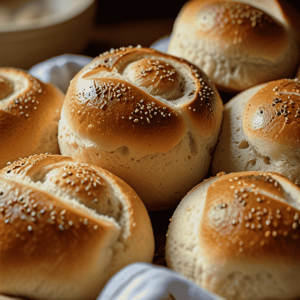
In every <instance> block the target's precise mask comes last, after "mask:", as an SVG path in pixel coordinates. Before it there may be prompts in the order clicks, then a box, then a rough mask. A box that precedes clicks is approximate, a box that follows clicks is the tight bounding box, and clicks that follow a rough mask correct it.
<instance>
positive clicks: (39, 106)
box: [0, 68, 64, 168]
mask: <svg viewBox="0 0 300 300" xmlns="http://www.w3.org/2000/svg"><path fill="white" fill-rule="evenodd" d="M63 100H64V94H63V93H62V92H61V91H60V90H59V89H58V88H56V87H55V86H53V85H51V84H46V83H43V82H41V81H40V80H38V79H36V78H34V77H32V76H31V75H30V74H28V73H27V72H25V71H22V70H18V69H13V68H0V168H3V167H5V166H6V164H7V163H8V162H13V161H15V160H17V159H19V158H20V157H26V156H29V155H32V154H40V153H45V152H51V153H59V147H58V142H57V131H58V120H59V118H60V111H61V107H62V104H63Z"/></svg>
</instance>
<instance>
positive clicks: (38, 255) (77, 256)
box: [0, 154, 154, 299]
mask: <svg viewBox="0 0 300 300" xmlns="http://www.w3.org/2000/svg"><path fill="white" fill-rule="evenodd" d="M78 202H79V203H81V204H83V205H84V206H85V207H87V208H84V206H82V205H80V204H77V203H78ZM88 208H91V209H93V211H92V210H90V209H88ZM0 236H1V237H2V239H1V240H2V242H0V254H1V255H0V257H1V258H0V265H1V269H2V270H6V271H5V272H2V273H1V274H3V276H4V275H5V278H4V277H3V276H2V277H1V275H0V277H1V278H0V279H1V280H0V281H1V284H0V293H4V294H8V295H20V296H25V297H26V296H27V297H33V298H37V299H48V298H49V299H73V298H74V299H94V298H95V297H97V295H98V294H99V293H100V291H101V289H102V287H103V286H104V284H105V283H106V281H107V280H108V279H109V278H110V277H111V276H112V275H113V274H114V273H116V272H117V271H118V270H119V269H120V268H122V267H124V266H126V265H128V264H130V263H132V262H136V261H146V262H151V261H152V258H153V253H154V240H153V233H152V229H151V223H150V219H149V216H148V214H147V212H146V209H145V207H144V206H143V204H142V202H141V200H140V199H139V197H138V196H137V195H136V193H135V192H134V191H133V190H132V189H131V188H130V187H129V186H128V185H127V184H126V183H125V182H123V181H122V180H120V179H119V178H117V177H115V176H114V175H112V174H111V173H109V172H108V171H105V170H103V169H101V168H100V167H96V166H92V165H87V164H80V163H76V162H74V161H73V160H72V159H71V158H69V157H64V156H59V155H49V154H44V155H34V156H32V157H30V158H28V159H21V160H19V161H16V162H14V163H13V164H10V165H9V166H7V167H6V168H4V169H2V170H1V171H0ZM4 241H5V242H4ZM24 249H27V250H26V251H24ZM45 269H46V270H47V271H46V272H45ZM15 270H18V273H19V274H20V276H18V275H17V274H15ZM24 274H25V276H24ZM57 274H63V275H62V276H63V277H62V276H60V275H57ZM78 276H80V278H81V283H80V284H78V286H77V285H76V281H77V279H78ZM26 278H27V279H26ZM76 278H77V279H76ZM33 282H34V283H33ZM20 283H22V284H20ZM62 283H63V286H64V287H63V288H62V287H61V285H62ZM36 286H38V289H37V288H36ZM58 287H59V288H58ZM87 287H88V288H87ZM71 289H72V291H73V294H72V293H70V290H71Z"/></svg>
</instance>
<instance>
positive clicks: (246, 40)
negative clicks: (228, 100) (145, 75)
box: [168, 0, 300, 92]
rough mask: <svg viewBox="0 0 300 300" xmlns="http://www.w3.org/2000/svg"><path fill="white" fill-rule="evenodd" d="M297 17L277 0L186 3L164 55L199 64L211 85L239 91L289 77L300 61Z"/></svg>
mask: <svg viewBox="0 0 300 300" xmlns="http://www.w3.org/2000/svg"><path fill="white" fill-rule="evenodd" d="M299 26H300V14H299V13H298V12H297V11H296V10H295V9H293V8H292V7H291V6H290V5H289V4H288V3H286V2H284V1H282V0H266V1H260V0H245V1H244V0H240V1H230V0H228V1H222V0H219V1H218V0H197V1H189V2H187V3H186V4H185V6H184V7H183V8H182V10H181V12H180V14H179V15H178V17H177V19H176V21H175V25H174V29H173V33H172V37H171V41H170V44H169V48H168V53H170V54H172V55H176V56H179V57H183V58H185V59H187V60H189V61H190V62H192V63H194V64H196V65H197V66H199V67H200V68H201V69H202V70H203V71H204V72H205V73H206V74H207V75H208V76H209V78H211V80H212V81H213V82H214V83H215V84H216V86H217V87H218V88H219V89H221V90H223V91H229V92H239V91H242V90H245V89H247V88H250V87H252V86H254V85H257V84H260V83H264V82H267V81H271V80H275V79H280V78H286V77H287V78H288V77H290V78H292V77H293V75H294V73H295V72H296V66H297V64H298V62H299V45H300V34H299V32H298V28H299Z"/></svg>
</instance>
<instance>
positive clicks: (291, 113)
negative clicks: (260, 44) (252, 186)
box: [212, 79, 300, 185]
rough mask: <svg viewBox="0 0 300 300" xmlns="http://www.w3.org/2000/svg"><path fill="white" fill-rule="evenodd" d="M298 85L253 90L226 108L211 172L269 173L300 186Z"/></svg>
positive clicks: (288, 82) (282, 83) (287, 81)
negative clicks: (284, 177) (278, 174)
mask: <svg viewBox="0 0 300 300" xmlns="http://www.w3.org/2000/svg"><path fill="white" fill-rule="evenodd" d="M299 99H300V82H299V81H298V80H297V79H294V80H292V79H281V80H277V81H273V82H269V83H267V84H263V85H259V86H256V87H253V88H251V89H249V90H246V91H245V92H243V93H241V94H239V95H237V96H236V97H234V98H233V99H232V100H230V102H228V103H227V104H226V105H225V111H224V121H223V124H222V132H221V134H220V138H219V142H218V145H217V147H216V151H215V153H214V157H213V162H212V173H213V174H216V173H218V172H221V171H224V172H226V173H229V172H237V171H250V170H253V171H271V172H277V173H280V174H282V175H284V176H286V177H288V178H289V179H290V180H291V181H293V182H295V183H296V184H298V185H299V184H300V169H299V164H300V115H299V113H300V102H299Z"/></svg>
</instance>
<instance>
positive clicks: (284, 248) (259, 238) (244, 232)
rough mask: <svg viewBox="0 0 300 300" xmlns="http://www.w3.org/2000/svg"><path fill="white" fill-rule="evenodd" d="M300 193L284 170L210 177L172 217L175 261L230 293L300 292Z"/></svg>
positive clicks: (285, 295)
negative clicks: (283, 172)
mask: <svg viewBox="0 0 300 300" xmlns="http://www.w3.org/2000/svg"><path fill="white" fill-rule="evenodd" d="M299 199H300V189H299V187H297V186H296V185H294V184H293V183H291V182H290V181H289V180H287V179H286V178H285V177H283V176H281V175H278V174H276V173H259V172H240V173H231V174H228V175H223V174H218V177H214V178H211V179H208V180H206V181H204V182H203V183H202V184H200V185H199V186H197V187H195V188H194V189H193V190H192V191H191V192H189V193H188V194H187V196H186V197H185V198H184V199H183V200H182V202H181V203H180V205H179V206H178V208H177V209H176V211H175V213H174V215H173V217H172V221H171V223H170V226H169V231H168V238H167V245H166V259H167V264H168V266H169V267H170V268H172V269H174V270H175V271H178V272H181V273H183V274H184V275H185V276H187V277H188V278H190V279H192V280H193V281H195V282H196V283H197V284H199V285H200V286H202V287H204V288H206V289H208V290H210V291H212V292H215V293H218V294H219V295H221V296H223V297H224V298H226V299H230V300H231V299H232V300H233V299H245V300H246V299H249V300H250V299H296V298H298V297H299V296H300V289H299V286H298V285H297V282H298V281H299V274H300V273H299V269H300V264H299V262H300V256H299V251H298V248H299V245H300V222H299V214H300V210H299V209H300V201H299ZM187 236H189V238H188V239H186V241H185V243H184V244H182V242H183V239H185V238H186V237H187Z"/></svg>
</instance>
